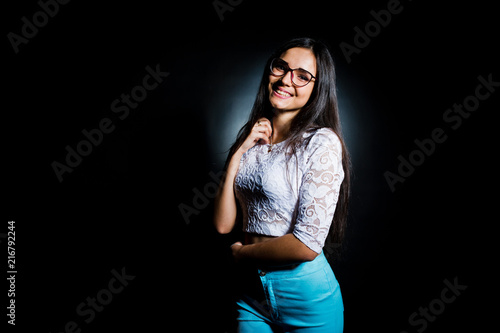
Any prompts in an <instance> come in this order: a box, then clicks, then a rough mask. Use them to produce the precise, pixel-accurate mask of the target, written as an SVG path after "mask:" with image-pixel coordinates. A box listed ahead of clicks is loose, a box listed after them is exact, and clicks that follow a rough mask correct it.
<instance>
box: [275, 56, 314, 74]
mask: <svg viewBox="0 0 500 333" xmlns="http://www.w3.org/2000/svg"><path fill="white" fill-rule="evenodd" d="M279 59H280V60H281V61H283V62H284V63H285V64H286V65H287V66H288V68H290V69H302V70H303V71H306V72H309V73H310V74H311V75H312V76H314V77H316V75H314V74H313V73H312V72H311V71H310V70H307V69H305V68H302V67H298V68H291V67H290V65H289V64H288V62H287V61H285V60H284V59H283V58H281V57H280V58H279Z"/></svg>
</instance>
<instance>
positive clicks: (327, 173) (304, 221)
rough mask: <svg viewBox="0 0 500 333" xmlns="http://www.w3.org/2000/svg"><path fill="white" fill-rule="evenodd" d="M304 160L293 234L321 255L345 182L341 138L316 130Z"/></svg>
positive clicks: (324, 130)
mask: <svg viewBox="0 0 500 333" xmlns="http://www.w3.org/2000/svg"><path fill="white" fill-rule="evenodd" d="M304 158H305V159H304V172H303V176H302V183H301V186H300V189H299V202H298V210H297V215H296V220H295V225H294V228H293V234H294V235H295V237H297V238H298V239H299V240H300V241H301V242H302V243H304V244H305V245H306V246H307V247H309V248H310V249H311V250H313V251H314V252H316V253H321V251H322V248H323V246H324V244H325V240H326V237H327V236H328V232H329V230H330V225H331V223H332V219H333V214H334V213H335V207H336V206H337V200H338V197H339V191H340V185H341V183H342V181H343V179H344V170H343V168H342V145H341V143H340V140H339V138H338V137H337V135H336V134H335V133H334V132H333V131H331V130H329V129H320V130H318V131H316V133H315V134H313V137H312V138H311V140H310V142H309V144H308V146H307V147H306V150H305V154H304Z"/></svg>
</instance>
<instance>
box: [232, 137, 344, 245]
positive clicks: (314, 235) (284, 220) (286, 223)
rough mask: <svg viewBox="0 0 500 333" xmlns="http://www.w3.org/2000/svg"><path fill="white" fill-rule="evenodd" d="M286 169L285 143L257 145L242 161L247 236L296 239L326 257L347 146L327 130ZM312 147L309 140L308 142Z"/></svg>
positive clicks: (238, 186)
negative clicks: (327, 242)
mask: <svg viewBox="0 0 500 333" xmlns="http://www.w3.org/2000/svg"><path fill="white" fill-rule="evenodd" d="M311 135H312V137H311V139H310V141H309V144H308V145H307V146H305V144H304V146H302V147H300V149H298V150H297V155H296V157H293V156H292V157H291V159H290V161H289V162H288V168H287V166H286V164H287V163H286V152H285V147H284V146H285V142H286V141H283V142H280V143H278V144H275V145H273V147H272V151H271V152H268V149H269V146H268V145H266V144H257V145H255V146H254V147H252V148H251V149H249V150H248V151H247V152H246V153H245V154H244V155H243V156H242V158H241V160H240V166H239V169H238V173H237V175H236V178H235V192H236V197H237V198H238V201H239V202H240V205H241V208H242V212H243V231H245V232H249V233H256V234H261V235H266V236H283V235H285V234H288V233H293V234H294V235H295V236H296V237H297V238H298V239H299V240H300V241H301V242H303V243H304V244H305V245H307V247H309V248H310V249H311V250H313V251H315V252H316V253H321V250H322V248H323V245H324V243H325V239H326V236H327V235H328V231H329V229H330V224H331V223H332V218H333V214H334V212H335V207H336V205H337V200H338V196H339V190H340V184H341V183H342V180H343V179H344V170H343V168H342V146H341V143H340V140H339V138H338V137H337V135H336V134H335V133H334V132H333V131H332V130H330V129H327V128H321V129H319V130H317V131H316V132H314V133H312V134H311V133H309V134H305V135H304V139H306V138H307V137H308V136H311ZM305 141H306V140H305Z"/></svg>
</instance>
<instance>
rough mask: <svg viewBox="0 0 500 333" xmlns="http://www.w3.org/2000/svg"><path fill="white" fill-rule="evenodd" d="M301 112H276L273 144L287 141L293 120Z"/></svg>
mask: <svg viewBox="0 0 500 333" xmlns="http://www.w3.org/2000/svg"><path fill="white" fill-rule="evenodd" d="M297 113H299V111H280V110H276V109H275V110H274V116H273V135H272V142H273V143H278V142H281V141H283V140H285V139H286V137H287V136H288V132H289V130H290V125H291V124H292V120H293V118H294V117H295V116H296V115H297Z"/></svg>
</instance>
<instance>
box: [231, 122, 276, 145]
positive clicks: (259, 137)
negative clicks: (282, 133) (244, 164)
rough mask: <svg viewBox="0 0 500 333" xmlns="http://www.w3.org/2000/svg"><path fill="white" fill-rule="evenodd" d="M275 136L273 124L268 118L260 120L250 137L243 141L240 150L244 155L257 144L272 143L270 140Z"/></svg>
mask: <svg viewBox="0 0 500 333" xmlns="http://www.w3.org/2000/svg"><path fill="white" fill-rule="evenodd" d="M272 134H273V128H272V126H271V122H270V121H269V119H267V118H260V119H259V120H258V121H257V122H256V123H255V124H254V125H253V127H252V131H251V132H250V134H249V135H248V137H247V138H246V139H245V141H243V143H242V144H241V146H240V148H239V149H238V150H239V151H240V152H241V153H242V154H244V153H246V151H247V150H248V149H250V148H252V147H253V146H255V145H256V144H257V143H259V142H260V144H269V143H270V142H271V140H270V138H271V135H272Z"/></svg>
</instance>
